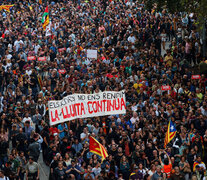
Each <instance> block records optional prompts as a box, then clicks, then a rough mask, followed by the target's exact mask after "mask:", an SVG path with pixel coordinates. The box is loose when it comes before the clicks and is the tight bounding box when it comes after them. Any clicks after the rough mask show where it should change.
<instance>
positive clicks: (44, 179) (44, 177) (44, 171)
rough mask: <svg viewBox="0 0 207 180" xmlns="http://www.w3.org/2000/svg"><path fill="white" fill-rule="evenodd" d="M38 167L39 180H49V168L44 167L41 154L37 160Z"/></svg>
mask: <svg viewBox="0 0 207 180" xmlns="http://www.w3.org/2000/svg"><path fill="white" fill-rule="evenodd" d="M38 163H39V167H40V180H48V179H49V173H50V168H49V167H48V166H46V165H45V163H44V162H43V159H42V153H41V154H40V157H39V160H38Z"/></svg>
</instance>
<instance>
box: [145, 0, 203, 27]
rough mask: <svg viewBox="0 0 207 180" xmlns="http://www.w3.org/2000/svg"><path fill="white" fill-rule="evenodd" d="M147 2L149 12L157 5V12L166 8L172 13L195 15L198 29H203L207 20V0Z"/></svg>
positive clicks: (153, 0)
mask: <svg viewBox="0 0 207 180" xmlns="http://www.w3.org/2000/svg"><path fill="white" fill-rule="evenodd" d="M145 2H146V8H147V9H148V10H151V9H152V8H153V5H154V3H156V4H157V11H162V10H163V9H164V8H166V9H167V10H168V12H170V13H175V12H187V13H195V15H196V17H197V22H196V23H197V25H198V27H202V26H203V24H204V22H206V20H207V0H146V1H145Z"/></svg>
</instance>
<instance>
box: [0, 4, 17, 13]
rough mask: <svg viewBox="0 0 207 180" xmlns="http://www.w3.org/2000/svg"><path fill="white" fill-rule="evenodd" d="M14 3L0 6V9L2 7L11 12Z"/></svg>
mask: <svg viewBox="0 0 207 180" xmlns="http://www.w3.org/2000/svg"><path fill="white" fill-rule="evenodd" d="M13 6H14V5H1V6H0V11H1V10H2V9H4V10H6V11H7V12H10V8H11V7H13Z"/></svg>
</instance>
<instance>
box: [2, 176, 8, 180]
mask: <svg viewBox="0 0 207 180" xmlns="http://www.w3.org/2000/svg"><path fill="white" fill-rule="evenodd" d="M0 180H9V178H8V177H6V176H4V177H3V178H0Z"/></svg>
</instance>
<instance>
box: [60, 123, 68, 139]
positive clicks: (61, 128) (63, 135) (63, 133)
mask: <svg viewBox="0 0 207 180" xmlns="http://www.w3.org/2000/svg"><path fill="white" fill-rule="evenodd" d="M64 127H65V128H66V129H68V126H67V124H64V125H63V126H62V125H61V124H59V125H58V130H60V131H62V130H63V129H64ZM65 135H66V133H65V131H63V132H61V133H59V137H60V139H62V138H64V137H65Z"/></svg>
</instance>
